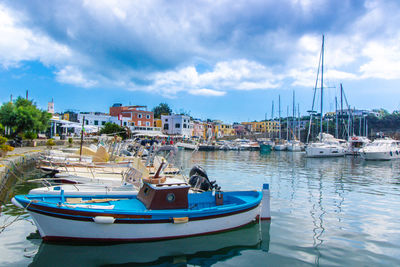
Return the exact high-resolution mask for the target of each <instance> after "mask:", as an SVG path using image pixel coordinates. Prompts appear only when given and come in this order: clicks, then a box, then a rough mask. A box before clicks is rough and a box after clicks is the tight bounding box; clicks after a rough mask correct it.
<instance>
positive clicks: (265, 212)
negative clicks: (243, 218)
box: [261, 184, 271, 220]
mask: <svg viewBox="0 0 400 267" xmlns="http://www.w3.org/2000/svg"><path fill="white" fill-rule="evenodd" d="M262 194H263V197H262V201H261V220H271V210H270V193H269V184H263V190H262Z"/></svg>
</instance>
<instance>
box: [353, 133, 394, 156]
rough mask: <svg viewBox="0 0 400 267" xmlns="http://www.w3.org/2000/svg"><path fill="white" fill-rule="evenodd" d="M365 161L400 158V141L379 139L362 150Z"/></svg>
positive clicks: (361, 153)
mask: <svg viewBox="0 0 400 267" xmlns="http://www.w3.org/2000/svg"><path fill="white" fill-rule="evenodd" d="M360 155H361V157H362V158H364V159H365V160H392V159H398V158H400V141H398V140H393V139H391V138H385V139H377V140H375V141H373V142H372V143H370V144H368V145H366V146H365V147H364V148H362V149H360Z"/></svg>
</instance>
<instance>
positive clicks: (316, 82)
mask: <svg viewBox="0 0 400 267" xmlns="http://www.w3.org/2000/svg"><path fill="white" fill-rule="evenodd" d="M321 60H322V50H321V52H320V54H319V61H318V68H317V79H316V80H315V85H314V96H313V101H312V106H311V111H313V110H314V105H315V95H316V93H317V87H318V77H319V71H320V68H321ZM312 116H313V115H312V113H311V114H310V122H309V126H308V134H307V143H308V141H309V138H310V131H311V122H312Z"/></svg>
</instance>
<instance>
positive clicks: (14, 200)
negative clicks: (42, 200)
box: [11, 197, 24, 209]
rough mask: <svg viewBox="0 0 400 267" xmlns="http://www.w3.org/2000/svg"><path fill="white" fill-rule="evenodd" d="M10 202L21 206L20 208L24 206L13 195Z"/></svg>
mask: <svg viewBox="0 0 400 267" xmlns="http://www.w3.org/2000/svg"><path fill="white" fill-rule="evenodd" d="M11 202H12V203H13V204H14V206H17V207H18V208H21V209H23V208H24V206H22V205H21V203H19V202H18V201H17V200H16V199H15V197H13V198H12V199H11Z"/></svg>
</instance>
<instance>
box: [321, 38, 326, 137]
mask: <svg viewBox="0 0 400 267" xmlns="http://www.w3.org/2000/svg"><path fill="white" fill-rule="evenodd" d="M324 42H325V37H324V35H322V48H321V51H322V59H321V121H320V122H321V125H320V133H321V138H322V130H323V129H322V117H323V111H324V108H323V104H324Z"/></svg>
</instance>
